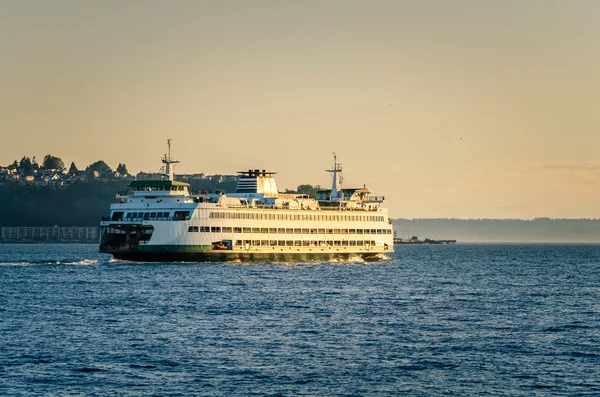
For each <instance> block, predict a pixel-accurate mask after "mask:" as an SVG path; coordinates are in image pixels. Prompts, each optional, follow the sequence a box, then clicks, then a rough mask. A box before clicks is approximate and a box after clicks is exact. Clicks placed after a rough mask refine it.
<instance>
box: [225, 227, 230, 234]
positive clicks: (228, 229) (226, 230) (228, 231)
mask: <svg viewBox="0 0 600 397" xmlns="http://www.w3.org/2000/svg"><path fill="white" fill-rule="evenodd" d="M223 233H231V228H230V227H223Z"/></svg>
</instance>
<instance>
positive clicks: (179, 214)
mask: <svg viewBox="0 0 600 397" xmlns="http://www.w3.org/2000/svg"><path fill="white" fill-rule="evenodd" d="M175 219H176V220H178V221H187V220H188V219H190V211H175Z"/></svg>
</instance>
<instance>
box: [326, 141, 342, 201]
mask: <svg viewBox="0 0 600 397" xmlns="http://www.w3.org/2000/svg"><path fill="white" fill-rule="evenodd" d="M327 172H331V173H332V174H333V182H332V184H331V197H330V199H331V200H332V201H335V200H339V199H340V196H339V190H338V182H337V174H338V173H339V174H340V184H341V182H342V165H341V164H339V163H338V162H337V155H336V154H335V152H334V153H333V168H332V169H330V170H327Z"/></svg>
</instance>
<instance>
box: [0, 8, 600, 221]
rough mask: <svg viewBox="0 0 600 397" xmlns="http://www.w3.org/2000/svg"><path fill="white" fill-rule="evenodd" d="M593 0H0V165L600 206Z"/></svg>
mask: <svg viewBox="0 0 600 397" xmlns="http://www.w3.org/2000/svg"><path fill="white" fill-rule="evenodd" d="M598 21H600V2H598V1H582V0H570V1H562V0H561V1H553V0H545V1H541V0H503V1H491V0H489V1H488V0H471V1H466V0H453V1H451V0H437V1H433V0H414V1H402V0H389V1H386V0H369V1H366V0H364V1H356V0H321V1H310V0H306V1H283V0H280V1H261V0H253V1H243V0H238V1H228V0H222V1H201V0H197V1H181V0H174V1H151V0H144V1H141V0H140V1H136V0H128V1H113V0H106V1H64V0H53V1H42V0H39V1H30V0H18V1H17V0H12V1H8V0H0V137H1V141H2V144H1V145H0V164H1V165H8V164H10V163H12V162H13V161H14V160H15V159H20V158H21V157H22V156H24V155H26V156H29V157H32V156H36V158H37V159H38V160H40V159H42V158H43V156H44V155H46V154H52V155H55V156H58V157H61V158H62V159H63V160H64V161H65V163H66V164H67V166H68V164H70V162H71V161H74V162H75V164H76V165H77V166H78V167H80V168H84V167H85V166H86V165H88V164H90V163H92V162H94V161H96V160H100V159H102V160H104V161H106V162H107V163H108V164H109V165H111V166H112V167H113V168H116V166H117V165H118V163H120V162H124V163H125V164H126V165H127V167H128V169H129V170H130V172H134V173H135V172H139V171H158V170H159V168H160V167H161V163H160V157H161V156H162V155H163V154H164V153H165V151H166V139H167V138H170V139H173V141H172V145H173V146H172V153H173V156H174V157H176V158H177V159H178V160H180V161H181V164H179V165H178V166H177V168H176V173H200V172H204V173H207V174H235V173H236V172H237V171H241V170H246V169H249V168H252V169H255V168H260V169H267V170H270V171H275V172H278V174H277V175H276V178H277V185H278V187H279V188H280V190H282V189H285V188H290V189H291V188H295V187H296V186H298V185H300V184H305V183H308V184H313V185H315V184H320V185H322V186H328V185H329V184H330V183H331V182H330V181H331V177H330V176H329V174H327V173H326V172H325V169H328V168H329V167H331V163H332V152H336V153H337V155H338V160H339V161H340V162H341V163H342V164H343V167H344V184H345V186H346V187H353V186H363V184H366V185H367V187H368V188H369V189H370V190H371V191H372V192H373V193H374V194H377V195H384V196H385V197H386V200H387V207H388V208H389V211H390V215H391V216H392V217H394V218H520V219H531V218H535V217H552V218H600V155H599V153H598V148H600V133H599V132H600V45H599V42H598V38H599V37H600V23H598Z"/></svg>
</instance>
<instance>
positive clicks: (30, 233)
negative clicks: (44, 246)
mask: <svg viewBox="0 0 600 397" xmlns="http://www.w3.org/2000/svg"><path fill="white" fill-rule="evenodd" d="M0 229H1V235H0V236H1V238H2V239H1V240H0V241H1V242H90V243H95V242H97V241H98V238H99V234H98V228H97V227H69V226H67V227H65V226H61V227H59V226H19V227H2V228H0Z"/></svg>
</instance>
